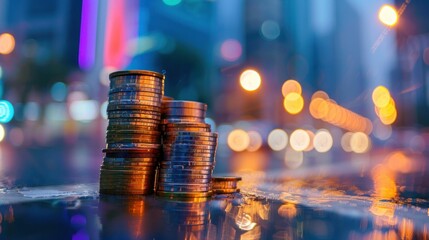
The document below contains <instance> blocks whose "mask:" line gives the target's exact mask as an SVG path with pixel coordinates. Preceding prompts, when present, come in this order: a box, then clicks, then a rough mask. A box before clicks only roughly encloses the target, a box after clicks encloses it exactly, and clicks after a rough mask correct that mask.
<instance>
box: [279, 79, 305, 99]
mask: <svg viewBox="0 0 429 240" xmlns="http://www.w3.org/2000/svg"><path fill="white" fill-rule="evenodd" d="M293 92H294V93H298V94H299V95H301V94H302V87H301V84H299V82H298V81H296V80H293V79H289V80H286V81H285V82H284V83H283V86H282V94H283V97H286V96H287V95H288V94H289V93H293Z"/></svg>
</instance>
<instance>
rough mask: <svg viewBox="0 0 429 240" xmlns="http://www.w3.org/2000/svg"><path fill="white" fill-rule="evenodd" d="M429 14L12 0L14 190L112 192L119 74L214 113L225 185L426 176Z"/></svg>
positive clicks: (297, 2)
mask: <svg viewBox="0 0 429 240" xmlns="http://www.w3.org/2000/svg"><path fill="white" fill-rule="evenodd" d="M428 9H429V2H428V1H425V0H412V1H410V0H405V1H402V0H396V1H388V0H380V1H366V0H365V1H362V0H341V1H340V0H284V1H281V0H265V1H259V0H234V1H230V0H206V1H198V0H156V1H139V0H124V1H116V0H108V1H100V0H61V1H56V0H43V1H33V0H0V99H1V101H0V121H1V125H0V141H1V143H0V176H1V178H0V181H1V185H3V186H4V187H11V186H39V185H55V184H68V183H87V182H96V181H98V177H99V175H98V174H99V167H100V164H101V162H102V152H101V150H102V148H103V147H104V145H105V143H104V141H105V130H106V124H107V120H106V112H105V111H106V105H107V102H106V101H107V97H108V88H109V79H108V74H109V73H111V72H113V71H115V70H123V69H147V70H154V71H159V72H162V73H165V75H166V82H165V87H166V89H165V93H166V95H167V96H171V97H174V98H175V99H183V100H196V101H202V102H206V103H207V104H208V106H209V107H208V118H207V119H206V121H207V122H209V123H210V124H212V125H213V127H214V130H215V131H217V132H219V134H220V135H219V136H220V139H219V147H218V154H217V166H216V169H215V173H223V172H240V171H253V172H255V171H261V172H264V171H268V170H270V169H277V170H281V171H282V170H285V171H291V170H293V171H299V170H305V169H310V168H313V167H316V168H319V167H323V166H332V165H334V164H342V163H345V162H351V161H352V162H353V161H363V162H364V163H367V162H370V161H372V160H373V159H374V156H376V157H375V158H381V159H382V160H380V161H378V162H382V163H383V164H385V165H386V166H389V168H388V170H389V171H390V172H395V173H397V172H398V173H400V174H410V173H412V172H413V171H417V170H416V166H419V167H418V168H420V169H425V168H426V163H425V162H423V163H421V162H419V164H420V165H416V164H414V163H415V162H416V161H417V160H416V159H418V158H422V157H423V159H424V155H425V154H427V150H426V149H427V145H428V144H429V131H428V130H427V127H428V126H429V24H428V21H429V17H428V14H427V10H428ZM374 161H375V160H374ZM389 164H390V165H389ZM344 170H345V169H344ZM389 176H390V175H389ZM411 176H413V177H412V181H411V182H408V185H407V186H409V187H411V191H414V192H416V191H417V192H419V193H423V194H427V190H428V189H427V186H428V185H427V184H428V183H424V181H423V179H425V177H427V171H426V172H424V173H422V174H420V175H417V174H414V175H411ZM389 183H390V182H389ZM415 186H416V187H415ZM393 187H394V188H395V187H396V185H394V186H393ZM413 187H415V188H413ZM407 190H409V188H408V189H407ZM395 193H396V192H395Z"/></svg>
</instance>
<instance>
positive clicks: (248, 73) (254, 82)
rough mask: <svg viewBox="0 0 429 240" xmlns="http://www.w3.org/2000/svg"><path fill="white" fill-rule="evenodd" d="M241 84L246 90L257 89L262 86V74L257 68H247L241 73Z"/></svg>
mask: <svg viewBox="0 0 429 240" xmlns="http://www.w3.org/2000/svg"><path fill="white" fill-rule="evenodd" d="M240 84H241V87H243V89H244V90H246V91H255V90H256V89H258V88H259V86H261V76H260V75H259V73H258V72H257V71H255V70H252V69H248V70H245V71H244V72H243V73H241V75H240Z"/></svg>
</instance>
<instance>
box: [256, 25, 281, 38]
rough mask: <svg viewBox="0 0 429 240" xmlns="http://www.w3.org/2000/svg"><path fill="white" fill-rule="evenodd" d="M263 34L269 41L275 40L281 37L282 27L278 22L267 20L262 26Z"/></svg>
mask: <svg viewBox="0 0 429 240" xmlns="http://www.w3.org/2000/svg"><path fill="white" fill-rule="evenodd" d="M261 33H262V36H264V37H265V38H266V39H268V40H274V39H276V38H278V37H279V36H280V26H279V24H278V23H277V22H275V21H272V20H266V21H264V22H263V23H262V25H261Z"/></svg>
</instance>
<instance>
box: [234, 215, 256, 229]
mask: <svg viewBox="0 0 429 240" xmlns="http://www.w3.org/2000/svg"><path fill="white" fill-rule="evenodd" d="M235 224H237V226H238V227H239V228H240V229H241V230H244V231H250V230H252V229H253V228H254V227H255V226H256V223H254V222H253V221H252V217H251V216H250V215H249V214H247V213H244V212H242V213H241V214H237V217H236V218H235Z"/></svg>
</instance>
